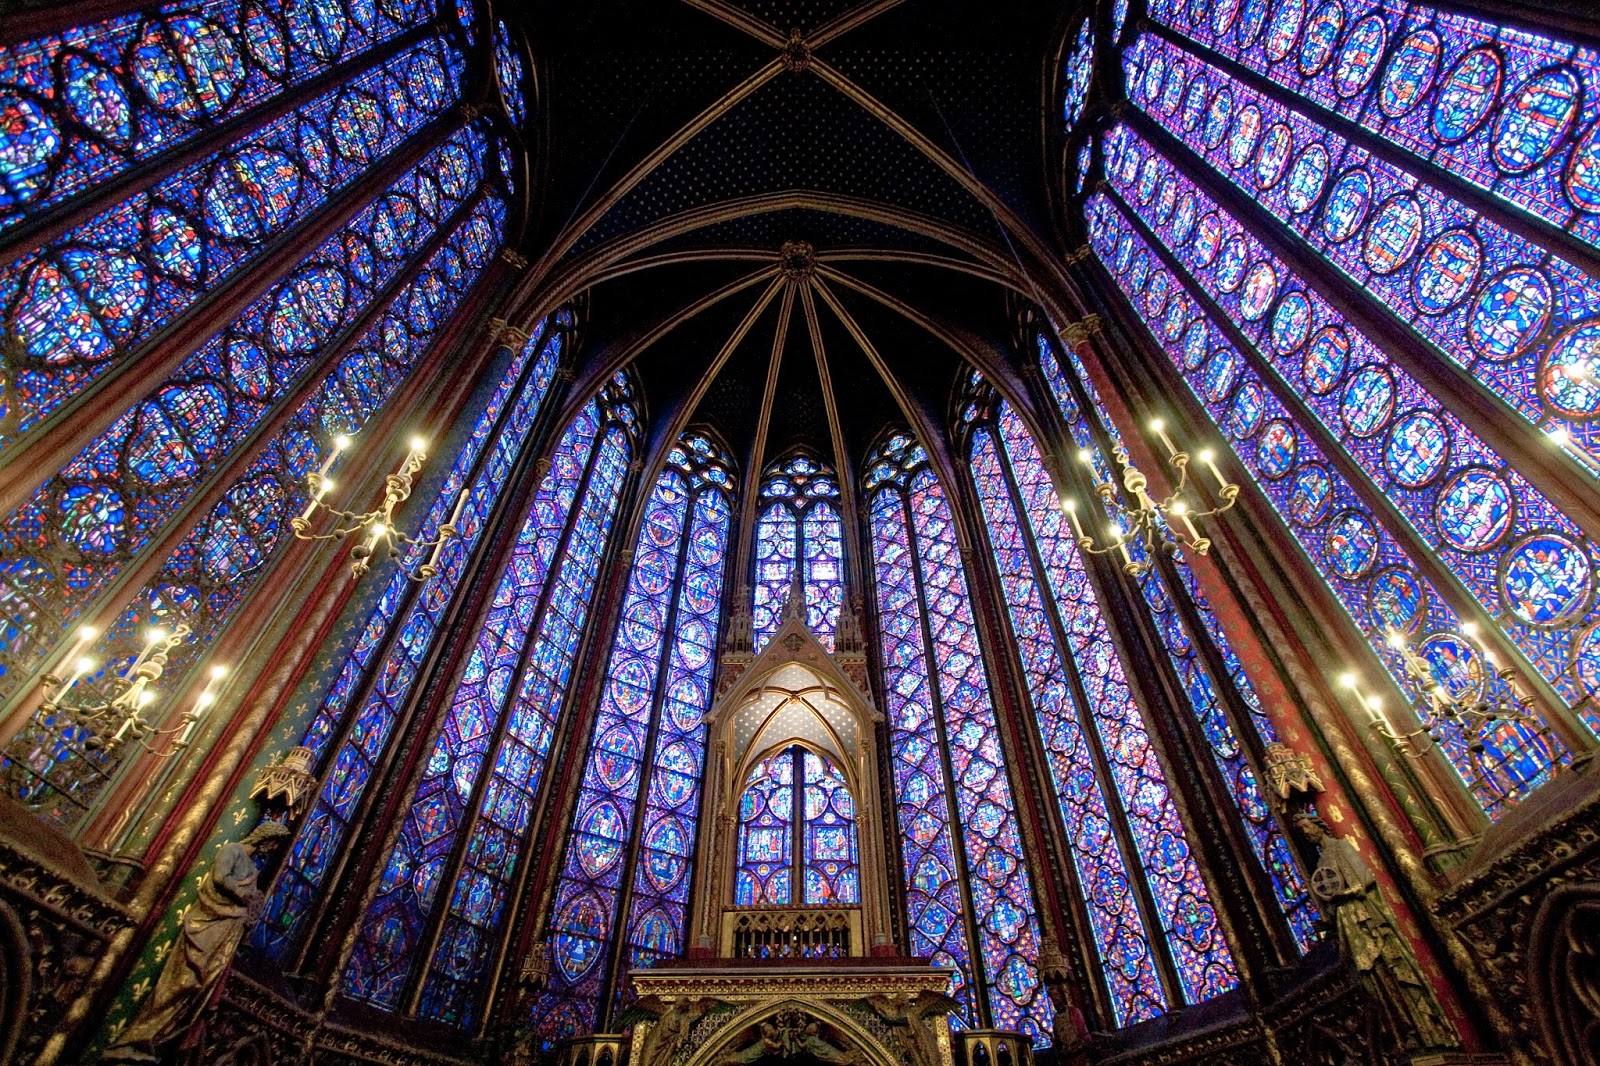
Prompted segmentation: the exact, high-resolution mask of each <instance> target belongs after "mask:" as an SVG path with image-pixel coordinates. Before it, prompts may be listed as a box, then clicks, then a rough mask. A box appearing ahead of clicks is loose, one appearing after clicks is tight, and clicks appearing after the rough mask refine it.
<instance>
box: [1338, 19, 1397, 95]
mask: <svg viewBox="0 0 1600 1066" xmlns="http://www.w3.org/2000/svg"><path fill="white" fill-rule="evenodd" d="M1388 43H1389V27H1388V26H1387V25H1386V24H1385V23H1384V21H1383V16H1382V15H1380V14H1377V13H1376V12H1374V13H1373V14H1371V15H1368V16H1367V17H1366V18H1364V19H1362V20H1361V21H1360V22H1358V23H1356V24H1355V26H1354V27H1353V28H1352V29H1351V30H1350V36H1349V37H1347V38H1345V42H1344V48H1343V50H1342V51H1340V53H1339V65H1338V67H1336V68H1335V69H1334V73H1333V88H1334V91H1336V92H1337V93H1338V94H1339V95H1340V96H1343V97H1346V98H1349V97H1352V96H1354V95H1356V94H1357V93H1359V92H1360V91H1361V90H1362V89H1365V88H1366V87H1367V84H1368V83H1369V82H1371V81H1372V75H1373V74H1375V73H1377V70H1378V64H1379V63H1380V62H1382V60H1383V50H1384V48H1385V47H1386V46H1387V45H1388Z"/></svg>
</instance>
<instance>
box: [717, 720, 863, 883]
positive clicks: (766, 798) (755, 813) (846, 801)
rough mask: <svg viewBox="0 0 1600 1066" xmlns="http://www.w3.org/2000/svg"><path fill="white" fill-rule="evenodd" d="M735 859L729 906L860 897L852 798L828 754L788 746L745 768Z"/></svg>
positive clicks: (797, 746) (854, 815)
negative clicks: (746, 774)
mask: <svg viewBox="0 0 1600 1066" xmlns="http://www.w3.org/2000/svg"><path fill="white" fill-rule="evenodd" d="M735 862H736V867H735V870H734V881H733V902H734V904H735V905H736V906H740V907H786V906H789V905H791V904H803V905H806V906H811V905H818V904H823V905H825V904H829V903H840V904H854V903H860V902H861V874H860V868H859V865H858V848H857V844H856V810H855V801H854V800H853V799H851V797H850V787H849V785H848V784H847V783H846V781H845V778H844V774H843V772H842V771H841V770H840V769H839V767H838V766H836V765H834V762H833V760H832V759H830V758H828V756H826V755H823V754H820V753H818V752H815V751H811V750H810V749H809V748H803V747H801V746H799V745H794V746H792V747H788V748H784V749H783V750H781V751H779V752H776V753H774V754H772V755H770V756H768V757H767V758H765V759H762V760H761V761H760V762H758V763H756V765H755V766H754V767H752V768H751V770H750V775H749V778H748V780H747V781H746V782H745V787H744V792H743V793H742V794H741V795H740V797H739V845H738V853H737V857H736V859H735ZM796 886H798V888H797V887H796Z"/></svg>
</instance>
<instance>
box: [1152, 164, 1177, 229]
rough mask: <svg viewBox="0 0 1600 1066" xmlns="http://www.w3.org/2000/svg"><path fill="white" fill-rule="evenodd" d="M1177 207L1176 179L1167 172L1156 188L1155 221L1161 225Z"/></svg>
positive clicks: (1170, 216)
mask: <svg viewBox="0 0 1600 1066" xmlns="http://www.w3.org/2000/svg"><path fill="white" fill-rule="evenodd" d="M1177 207H1178V179H1177V178H1175V177H1173V176H1172V175H1171V174H1168V175H1167V176H1166V177H1165V178H1163V179H1162V181H1161V184H1160V186H1159V187H1157V189H1156V221H1158V222H1160V223H1162V224H1163V225H1165V224H1166V222H1167V221H1168V220H1169V219H1171V218H1172V212H1173V211H1175V210H1177Z"/></svg>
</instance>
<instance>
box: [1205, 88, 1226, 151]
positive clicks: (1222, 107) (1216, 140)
mask: <svg viewBox="0 0 1600 1066" xmlns="http://www.w3.org/2000/svg"><path fill="white" fill-rule="evenodd" d="M1232 123H1233V90H1232V89H1229V88H1228V87H1227V86H1223V87H1222V88H1221V89H1218V90H1217V95H1215V96H1213V97H1212V98H1211V106H1210V107H1208V108H1206V130H1205V137H1206V147H1207V148H1215V147H1217V146H1218V145H1219V144H1221V143H1222V139H1223V138H1224V137H1226V136H1227V135H1228V127H1229V126H1230V125H1232Z"/></svg>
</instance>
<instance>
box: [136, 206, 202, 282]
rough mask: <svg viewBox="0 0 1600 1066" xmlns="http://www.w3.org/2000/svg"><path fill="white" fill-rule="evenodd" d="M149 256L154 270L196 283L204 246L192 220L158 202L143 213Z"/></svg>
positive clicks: (198, 278)
mask: <svg viewBox="0 0 1600 1066" xmlns="http://www.w3.org/2000/svg"><path fill="white" fill-rule="evenodd" d="M145 232H146V233H147V234H149V241H150V258H151V259H152V260H154V261H155V265H156V269H158V270H160V271H161V272H162V273H163V274H166V275H167V276H169V277H173V278H177V279H179V280H180V281H187V282H196V281H199V280H200V274H201V271H202V269H203V266H204V263H205V245H204V244H203V243H202V242H201V240H200V234H199V233H198V232H196V230H195V228H194V223H192V222H190V221H189V220H188V219H187V218H185V217H184V216H183V215H180V214H178V213H177V212H176V211H173V210H172V209H171V208H169V207H167V206H165V205H163V204H157V205H155V206H154V207H152V208H151V209H150V213H149V214H148V215H147V216H145Z"/></svg>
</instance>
